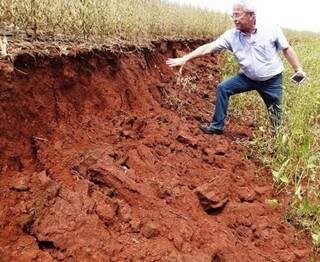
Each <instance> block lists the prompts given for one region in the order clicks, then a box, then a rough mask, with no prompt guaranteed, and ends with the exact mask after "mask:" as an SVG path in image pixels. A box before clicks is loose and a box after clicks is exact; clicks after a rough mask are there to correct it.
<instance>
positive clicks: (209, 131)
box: [200, 125, 223, 135]
mask: <svg viewBox="0 0 320 262" xmlns="http://www.w3.org/2000/svg"><path fill="white" fill-rule="evenodd" d="M200 129H201V130H202V132H203V133H206V134H215V135H221V134H222V133H223V130H221V129H217V128H214V127H210V125H205V126H200Z"/></svg>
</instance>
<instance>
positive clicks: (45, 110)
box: [0, 41, 312, 262]
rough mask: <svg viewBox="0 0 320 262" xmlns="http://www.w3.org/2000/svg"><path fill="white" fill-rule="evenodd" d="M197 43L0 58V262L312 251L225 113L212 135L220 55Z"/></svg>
mask: <svg viewBox="0 0 320 262" xmlns="http://www.w3.org/2000/svg"><path fill="white" fill-rule="evenodd" d="M199 44H201V42H193V43H192V42H168V41H167V42H166V41H162V42H158V43H154V47H153V49H148V48H142V49H141V48H140V49H137V50H136V49H135V48H134V47H126V48H124V49H123V50H122V51H121V50H118V51H114V52H113V51H111V50H109V51H108V50H104V51H101V50H100V51H99V50H82V51H81V50H78V51H72V52H70V53H69V54H68V55H62V56H61V55H58V54H57V55H49V56H43V55H39V54H37V53H36V52H34V53H24V54H21V55H18V56H17V57H16V58H15V60H14V63H13V65H11V64H10V63H7V62H4V61H2V62H1V65H0V68H1V72H0V123H1V124H0V134H1V137H0V171H1V175H0V260H1V261H41V262H42V261H164V262H167V261H168V262H169V261H170V262H171V261H172V262H173V261H181V262H201V261H203V262H210V261H241V262H242V261H286V262H288V261H309V260H310V258H311V257H312V245H311V241H310V239H309V238H308V237H307V236H306V235H305V234H303V233H302V232H301V231H299V230H298V229H297V228H295V227H294V226H292V225H290V224H289V223H287V222H286V221H285V218H284V216H285V209H286V204H285V201H280V202H281V203H282V204H280V205H274V206H272V205H270V204H268V203H269V202H272V201H268V200H270V199H273V198H274V194H273V190H272V179H271V173H270V170H268V169H266V168H264V167H261V166H260V165H259V164H258V162H257V161H254V159H248V157H246V153H245V151H244V149H243V148H241V147H240V146H239V145H238V144H237V143H236V142H235V141H236V140H237V139H239V138H242V139H243V138H244V139H250V137H251V135H252V131H253V130H254V129H255V128H256V127H255V126H254V122H252V121H251V122H250V121H241V119H236V118H234V117H233V116H232V115H230V116H229V121H228V123H227V127H226V132H225V133H224V134H223V135H221V136H214V135H205V134H203V133H202V132H201V131H200V130H199V127H198V126H199V125H200V124H202V123H205V122H208V121H210V118H211V113H212V108H213V104H214V93H215V88H216V85H217V82H218V81H219V80H220V75H219V67H220V65H219V55H217V56H207V57H205V58H203V59H198V60H195V61H193V62H192V63H189V64H188V65H187V66H186V67H185V71H184V75H183V77H182V78H178V77H177V70H176V69H174V70H172V69H170V68H168V67H167V66H166V64H165V61H166V59H167V58H168V57H175V56H179V55H181V54H183V52H188V51H190V50H191V49H193V48H195V47H197V46H198V45H199Z"/></svg>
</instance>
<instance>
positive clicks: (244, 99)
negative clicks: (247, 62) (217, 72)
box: [224, 31, 320, 246]
mask: <svg viewBox="0 0 320 262" xmlns="http://www.w3.org/2000/svg"><path fill="white" fill-rule="evenodd" d="M286 35H287V37H288V39H289V41H290V43H291V45H292V46H293V47H294V49H295V50H296V52H297V54H298V56H299V58H300V60H301V62H302V64H303V66H304V70H305V71H306V72H307V75H308V80H307V81H306V82H305V83H304V84H302V85H299V86H296V85H295V84H293V83H291V81H290V79H289V77H290V76H291V75H292V73H293V71H292V69H291V67H290V66H289V64H288V63H287V62H285V68H286V69H285V80H284V89H285V92H284V93H285V95H284V99H283V110H284V120H283V125H282V127H281V129H280V130H279V132H278V133H277V135H276V136H272V135H271V132H270V123H269V120H268V116H267V113H266V109H265V106H264V104H263V102H262V100H261V98H260V97H259V96H258V95H257V94H256V93H249V94H243V95H238V96H235V97H233V98H232V99H231V106H230V111H231V113H232V114H234V115H236V116H239V117H249V118H252V119H254V121H255V123H256V124H257V132H256V134H255V138H254V140H253V141H250V142H248V146H249V148H250V150H252V151H253V152H254V155H255V156H258V157H259V158H260V159H261V161H262V162H263V163H264V164H265V165H268V166H270V168H271V169H272V170H273V172H272V174H273V178H274V181H275V186H276V188H277V189H278V190H288V191H290V192H292V201H291V202H292V204H291V210H290V211H289V214H288V217H289V218H290V219H291V220H294V221H295V222H296V223H298V224H300V225H301V226H302V227H303V228H305V229H307V230H309V231H310V232H311V235H312V237H313V240H314V243H315V244H316V245H317V246H320V89H319V86H320V79H319V75H320V70H319V61H320V35H318V34H313V33H307V32H295V31H286ZM225 61H226V64H225V67H224V77H228V76H229V75H231V74H234V73H235V72H237V71H238V67H237V65H236V63H235V61H234V60H233V58H232V56H231V55H230V54H227V55H226V58H225ZM253 108H254V110H252V109H253Z"/></svg>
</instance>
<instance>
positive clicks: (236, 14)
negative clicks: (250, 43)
mask: <svg viewBox="0 0 320 262" xmlns="http://www.w3.org/2000/svg"><path fill="white" fill-rule="evenodd" d="M246 14H253V13H252V12H241V13H233V14H232V15H230V17H231V18H232V19H235V18H240V17H243V16H244V15H246Z"/></svg>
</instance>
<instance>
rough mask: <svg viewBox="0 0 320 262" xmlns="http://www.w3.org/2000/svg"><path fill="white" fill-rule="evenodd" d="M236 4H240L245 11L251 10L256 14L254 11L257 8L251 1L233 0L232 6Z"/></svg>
mask: <svg viewBox="0 0 320 262" xmlns="http://www.w3.org/2000/svg"><path fill="white" fill-rule="evenodd" d="M236 5H240V6H242V7H243V9H244V10H245V11H246V12H252V13H254V14H256V12H257V9H256V7H255V5H254V3H253V1H250V0H235V1H234V3H233V7H234V6H236Z"/></svg>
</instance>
